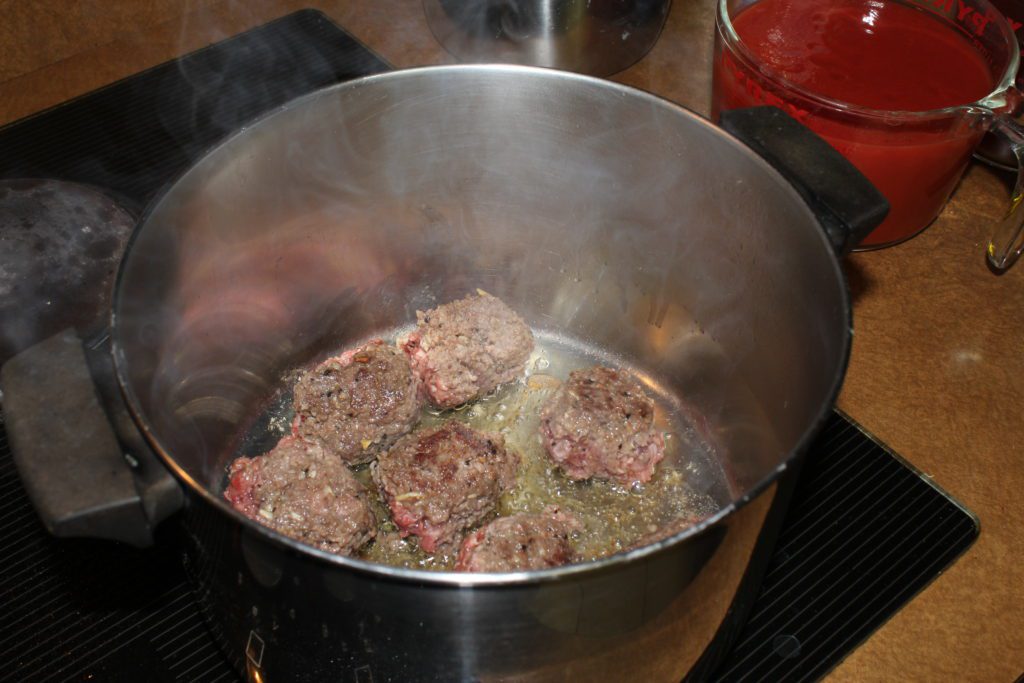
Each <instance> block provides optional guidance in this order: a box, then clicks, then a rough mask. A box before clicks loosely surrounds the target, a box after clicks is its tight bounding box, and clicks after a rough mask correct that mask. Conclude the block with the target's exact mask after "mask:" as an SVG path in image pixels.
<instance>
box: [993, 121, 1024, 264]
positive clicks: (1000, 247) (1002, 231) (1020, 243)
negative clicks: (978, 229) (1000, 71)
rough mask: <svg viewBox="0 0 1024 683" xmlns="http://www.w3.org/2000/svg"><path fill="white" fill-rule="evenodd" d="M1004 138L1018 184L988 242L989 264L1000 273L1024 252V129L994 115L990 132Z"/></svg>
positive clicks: (1014, 122)
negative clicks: (1011, 152)
mask: <svg viewBox="0 0 1024 683" xmlns="http://www.w3.org/2000/svg"><path fill="white" fill-rule="evenodd" d="M990 130H991V131H992V133H994V134H996V135H998V136H1000V137H1002V138H1005V139H1006V141H1007V142H1008V143H1009V145H1010V149H1011V150H1012V151H1013V155H1014V156H1015V157H1017V182H1016V183H1015V184H1014V186H1013V195H1012V197H1011V199H1010V209H1009V210H1008V211H1007V212H1006V215H1005V216H1003V219H1002V220H1001V221H1000V222H999V224H998V225H997V226H996V229H995V232H993V233H992V238H991V239H989V242H988V249H987V255H988V262H989V265H990V266H991V267H992V269H993V270H995V271H996V272H999V273H1002V272H1004V271H1006V270H1007V269H1009V267H1010V266H1012V265H1013V264H1014V263H1016V262H1017V259H1018V258H1020V255H1021V253H1022V252H1024V128H1022V127H1021V126H1020V124H1018V123H1017V122H1016V121H1014V120H1013V119H1011V118H1010V117H1009V116H1006V115H997V116H996V117H995V119H994V121H993V123H992V127H991V129H990Z"/></svg>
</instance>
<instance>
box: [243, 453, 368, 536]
mask: <svg viewBox="0 0 1024 683" xmlns="http://www.w3.org/2000/svg"><path fill="white" fill-rule="evenodd" d="M224 497H225V498H227V500H228V501H229V502H230V503H231V505H233V506H234V507H235V509H237V510H238V511H239V512H241V513H242V514H244V515H245V516H247V517H249V518H250V519H253V520H255V521H257V522H259V523H260V524H263V525H264V526H268V527H270V528H271V529H274V530H275V531H278V532H280V533H282V534H284V535H285V536H289V537H291V538H294V539H295V540H297V541H301V542H303V543H306V544H309V545H311V546H314V547H317V548H320V549H322V550H327V551H328V552H332V553H337V554H339V555H351V554H352V553H354V552H355V551H357V550H358V549H359V548H361V547H362V546H363V545H365V544H366V542H367V541H369V540H370V539H371V538H373V537H374V535H375V534H376V531H375V529H376V520H375V519H374V516H373V512H372V510H371V508H370V502H369V493H368V492H367V490H366V488H365V487H363V485H362V484H360V483H359V482H358V481H356V478H355V477H354V476H352V473H351V472H350V471H349V469H348V467H346V466H345V464H344V463H342V462H341V460H339V459H338V458H336V457H334V456H333V455H328V454H327V453H325V452H324V450H323V448H321V447H320V446H319V445H317V444H311V443H307V442H304V441H302V440H301V439H298V438H296V437H294V436H288V437H285V438H283V439H281V441H280V442H279V443H278V444H277V446H275V447H274V449H273V450H271V451H270V452H269V453H267V454H266V455H262V456H257V457H255V458H244V457H243V458H238V459H236V460H235V461H234V462H233V463H231V470H230V479H229V482H228V487H227V489H226V490H225V491H224Z"/></svg>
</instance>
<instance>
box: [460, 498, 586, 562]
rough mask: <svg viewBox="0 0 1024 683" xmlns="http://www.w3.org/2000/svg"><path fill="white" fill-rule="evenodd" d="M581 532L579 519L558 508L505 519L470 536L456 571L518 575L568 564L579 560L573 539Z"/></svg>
mask: <svg viewBox="0 0 1024 683" xmlns="http://www.w3.org/2000/svg"><path fill="white" fill-rule="evenodd" d="M581 529H582V526H581V525H580V523H579V522H578V521H577V520H576V518H575V517H573V516H572V515H569V514H566V513H564V512H560V511H559V510H558V508H549V509H548V510H546V511H544V512H543V513H542V514H539V515H538V514H529V513H521V514H518V515H513V516H511V517H501V518H499V519H496V520H494V521H493V522H491V523H490V524H488V525H487V526H485V527H483V528H482V529H478V530H476V531H474V532H473V533H471V534H469V535H468V536H466V539H465V540H464V541H463V542H462V548H461V549H460V550H459V559H458V560H457V561H456V563H455V569H456V570H457V571H464V572H514V571H523V570H527V569H548V568H550V567H557V566H559V565H563V564H568V563H569V562H572V561H574V560H575V559H576V551H575V550H574V549H573V547H572V544H571V543H570V542H569V537H570V535H571V534H572V533H573V532H575V531H580V530H581Z"/></svg>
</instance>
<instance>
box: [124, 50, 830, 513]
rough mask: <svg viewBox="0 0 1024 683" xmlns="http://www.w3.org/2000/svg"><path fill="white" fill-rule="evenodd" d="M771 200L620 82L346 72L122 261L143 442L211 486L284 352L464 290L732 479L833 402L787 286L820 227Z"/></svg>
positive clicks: (817, 349)
mask: <svg viewBox="0 0 1024 683" xmlns="http://www.w3.org/2000/svg"><path fill="white" fill-rule="evenodd" d="M780 192H781V194H782V196H783V198H784V199H783V200H781V201H780V200H778V199H773V200H771V202H770V203H769V202H767V201H764V200H762V199H761V198H762V197H769V196H775V195H779V194H780ZM785 192H786V191H785V190H780V186H779V184H778V181H777V180H776V177H775V176H772V175H770V174H767V173H765V172H764V170H763V168H762V167H760V166H759V165H758V163H757V162H752V161H751V160H750V158H749V156H747V153H746V152H745V151H743V150H741V149H740V148H738V147H733V146H731V145H728V144H725V143H723V140H722V138H721V137H720V134H719V133H718V132H716V131H715V130H714V129H712V128H711V127H710V126H709V125H707V124H705V123H702V122H701V121H700V120H698V119H696V118H690V117H687V116H686V115H684V114H683V113H681V112H679V111H676V110H673V109H672V108H670V107H668V106H666V105H665V104H664V103H662V102H660V101H657V100H655V99H653V98H648V97H644V96H640V95H638V94H636V93H632V92H627V91H625V90H623V89H619V88H618V87H617V86H613V85H611V84H607V83H601V82H598V81H591V80H586V79H580V78H577V77H573V76H567V75H560V74H554V73H550V72H533V71H521V70H516V69H502V68H485V69H476V68H471V67H470V68H452V69H436V70H428V71H422V72H419V73H412V72H410V73H404V74H394V75H389V76H385V77H383V78H380V79H371V80H368V81H363V82H356V83H353V84H349V85H346V86H343V87H340V88H337V89H332V90H327V91H324V92H321V93H317V94H314V95H312V96H310V97H307V98H304V99H302V100H300V101H298V102H296V103H295V104H294V105H292V106H290V107H289V108H288V109H287V110H285V111H283V112H280V113H279V114H277V115H276V116H274V117H273V118H271V119H269V120H266V121H264V122H262V123H261V124H259V125H257V126H254V127H253V128H251V129H250V130H248V131H247V132H246V133H245V134H244V135H243V136H240V137H239V138H236V139H235V140H232V141H231V142H230V143H229V144H227V145H226V146H225V147H224V148H222V149H221V150H219V151H218V152H217V154H215V155H213V156H212V157H209V158H207V159H206V160H204V161H203V162H202V163H201V164H200V165H199V166H197V167H196V168H195V169H193V171H192V172H190V173H189V175H188V176H186V177H185V178H184V179H183V180H182V181H181V182H180V183H179V184H178V185H177V186H176V187H175V188H174V190H173V191H172V192H171V193H170V194H168V195H167V197H166V198H165V199H164V201H163V203H162V204H161V206H160V207H159V208H158V210H157V211H155V212H154V214H153V216H152V218H151V219H150V221H149V223H148V225H146V226H145V229H144V231H143V232H142V233H141V234H140V236H139V238H138V240H137V243H136V244H135V246H134V248H133V250H132V253H131V254H130V256H129V259H128V261H127V265H126V271H125V284H124V293H125V298H124V300H123V302H122V305H121V307H120V309H119V310H118V315H119V324H120V328H119V330H118V340H119V343H120V345H121V346H122V347H123V350H124V360H125V361H127V362H128V367H127V370H128V374H129V376H130V384H131V386H132V387H133V389H134V391H135V393H136V394H137V396H138V397H139V399H140V400H141V402H142V405H143V407H144V411H145V413H146V414H147V416H149V418H150V419H151V420H152V421H153V423H154V431H155V433H156V434H157V435H158V437H159V438H160V439H161V440H164V441H166V443H167V445H168V447H169V448H170V449H171V451H172V452H174V453H176V454H180V457H181V458H182V459H183V465H184V466H185V467H186V469H188V470H189V471H192V472H194V473H196V474H195V476H197V477H199V478H200V479H201V480H202V481H205V482H207V483H208V484H209V485H211V486H213V485H216V484H217V482H218V481H219V478H220V476H221V473H222V467H223V463H224V459H225V458H226V457H227V455H228V450H229V449H228V443H229V441H230V440H231V439H232V438H233V437H234V436H235V435H236V434H237V433H238V432H239V431H240V428H241V426H242V422H243V421H244V419H245V416H246V415H251V414H253V413H254V412H255V410H256V408H257V407H258V404H259V402H260V401H263V400H265V399H266V398H267V397H268V394H269V392H270V391H271V389H272V387H274V386H276V385H277V383H278V382H279V379H280V377H281V375H282V373H284V372H285V371H286V370H287V369H288V368H290V367H292V366H294V365H296V364H299V363H302V362H305V361H308V360H311V359H313V358H314V357H317V356H322V355H326V354H327V353H328V352H330V351H333V350H335V349H336V348H338V347H339V346H347V345H352V344H355V343H358V342H360V341H362V340H364V339H366V338H368V337H372V336H375V335H376V334H379V333H380V332H381V331H384V330H392V329H393V328H394V327H395V326H396V325H400V324H402V323H404V322H411V321H412V320H413V319H414V314H415V311H416V309H417V308H421V309H422V308H428V307H430V306H433V305H436V303H438V302H442V301H448V300H452V299H454V298H457V297H459V296H462V295H464V294H465V293H467V292H471V291H474V290H475V289H476V288H478V287H479V288H482V289H485V290H487V291H488V292H491V293H492V294H494V295H496V296H498V297H500V298H502V299H503V300H504V301H506V302H507V303H508V304H509V305H510V306H511V307H512V308H513V309H515V310H516V311H518V312H520V313H521V314H522V315H523V316H524V317H525V318H526V320H527V322H528V323H530V324H531V325H533V326H534V327H536V328H538V329H543V330H548V331H550V332H554V333H559V334H563V335H566V336H568V337H572V338H576V339H579V340H582V341H584V342H585V343H588V344H591V345H593V346H596V347H598V348H601V349H606V350H607V351H608V352H609V353H611V354H613V355H618V356H620V357H622V358H626V359H629V360H630V361H631V362H630V365H634V366H638V367H639V368H641V370H642V371H643V372H644V373H645V375H646V376H647V377H649V378H650V380H651V381H655V382H658V383H659V384H660V385H661V386H662V387H663V388H664V389H666V390H668V391H672V392H675V393H677V394H678V395H680V396H682V397H683V400H684V401H685V402H687V403H688V404H690V405H692V406H693V407H694V409H695V410H696V411H697V412H699V413H700V414H702V415H703V418H704V420H705V421H706V426H707V431H708V433H709V434H710V436H711V438H713V439H716V440H718V442H719V446H720V448H721V451H722V454H723V457H725V458H727V459H730V462H731V464H732V465H733V467H732V475H733V479H734V485H735V487H736V489H737V492H739V493H741V492H742V491H743V490H745V489H746V488H748V487H749V486H750V485H752V483H753V482H755V481H757V480H759V479H760V478H761V477H762V476H764V474H766V473H767V472H768V471H770V469H772V468H774V467H775V465H776V464H777V463H778V459H779V458H780V457H781V456H782V454H783V453H784V452H785V451H786V450H788V448H789V447H790V445H791V442H792V440H793V439H795V438H796V436H798V435H799V434H800V433H801V432H802V429H803V428H804V427H805V425H806V420H807V419H808V415H809V414H812V413H813V411H815V410H816V409H817V407H818V405H819V404H820V402H821V401H822V400H825V398H826V394H827V391H828V388H829V387H830V380H831V377H832V373H834V372H835V368H836V366H837V364H838V362H839V361H838V359H837V356H836V353H837V351H836V349H835V348H833V347H831V346H829V345H830V344H832V343H833V341H834V338H833V337H830V336H829V335H827V334H826V335H824V337H823V338H822V339H821V340H815V339H813V334H812V335H808V334H806V332H805V331H806V330H816V329H823V330H826V331H833V332H836V333H838V332H839V331H841V330H842V329H843V325H844V324H845V321H843V320H841V311H839V310H838V308H836V309H834V310H831V311H824V312H823V311H822V307H821V306H819V305H817V300H816V299H817V297H820V296H822V292H820V291H814V292H812V291H805V290H798V289H796V288H795V287H794V284H793V282H792V280H791V279H787V278H786V274H787V273H788V272H789V271H790V269H791V268H793V267H794V264H801V267H802V268H803V271H804V272H805V273H809V274H810V275H811V276H815V275H816V274H817V276H818V277H819V279H820V280H822V281H825V282H827V281H828V277H829V272H828V270H827V263H828V261H827V259H824V258H822V256H823V254H822V253H821V250H822V249H823V244H824V243H823V241H822V240H820V239H808V238H807V235H812V236H813V233H810V232H806V231H805V232H800V231H798V230H795V231H794V232H793V233H791V234H789V236H787V234H786V233H785V227H783V228H780V227H779V226H787V225H789V226H800V224H801V222H803V223H804V224H808V222H809V218H808V215H807V214H806V209H804V208H803V207H802V205H800V204H799V203H798V202H797V201H796V200H795V195H792V194H791V196H792V197H793V198H792V199H790V200H785V197H786V196H788V195H786V194H785ZM805 227H806V225H805ZM810 227H811V228H814V227H816V226H813V224H810ZM779 247H784V248H779ZM816 250H817V251H816ZM815 258H817V260H815ZM816 270H817V271H820V272H818V273H816V272H815V271H816ZM763 302H773V303H772V305H773V306H774V308H773V309H771V310H769V309H767V308H766V307H765V304H764V303H763ZM146 330H149V332H148V335H147V334H144V333H145V331H146ZM154 331H155V334H154ZM154 339H155V340H156V341H155V343H154V342H153V340H154ZM766 397H771V398H772V399H773V400H775V399H778V400H779V401H780V405H766V403H765V398H766ZM782 402H784V403H785V408H783V407H781V403H782ZM762 411H765V412H766V413H767V414H768V415H769V416H770V417H771V421H772V424H773V427H771V428H770V427H768V424H769V422H768V421H767V420H766V416H765V412H762ZM186 424H187V425H190V429H182V428H181V427H182V425H186ZM776 428H777V430H778V431H777V432H776ZM206 453H210V454H215V455H217V456H218V457H209V458H206V457H204V454H206Z"/></svg>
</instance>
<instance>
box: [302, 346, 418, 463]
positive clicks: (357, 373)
mask: <svg viewBox="0 0 1024 683" xmlns="http://www.w3.org/2000/svg"><path fill="white" fill-rule="evenodd" d="M294 397H295V398H294V407H295V422H294V423H293V425H292V432H293V433H294V434H295V435H297V436H300V437H302V438H303V439H305V440H307V441H311V442H314V443H319V444H321V445H322V446H323V447H324V448H325V449H326V450H327V451H328V452H330V453H334V454H335V455H337V456H338V457H340V458H341V459H342V460H343V461H345V462H346V463H349V464H352V465H357V464H360V463H365V462H369V461H371V460H373V459H374V458H375V457H377V454H378V453H380V452H381V451H384V450H386V449H387V448H389V447H390V446H391V445H392V444H393V443H394V442H395V441H397V440H398V438H399V437H401V436H403V435H404V434H406V433H408V432H409V430H410V429H412V428H413V426H414V425H415V424H416V421H417V419H418V417H419V407H420V401H419V397H418V395H417V383H416V378H415V376H414V375H413V374H412V369H411V368H410V367H409V361H408V359H407V358H406V357H405V356H404V355H403V354H402V353H400V352H398V351H396V350H395V349H394V348H392V347H391V346H387V345H385V344H384V342H382V341H381V340H379V339H378V340H374V341H372V342H370V343H369V344H366V345H365V346H362V347H360V348H358V349H355V350H352V351H346V352H345V353H343V354H342V355H340V356H338V357H336V358H329V359H328V360H326V361H324V362H323V363H320V364H319V365H317V366H316V367H315V368H313V369H312V370H309V371H306V372H304V373H303V374H302V375H301V376H300V377H299V379H298V381H297V382H296V384H295V389H294Z"/></svg>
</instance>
